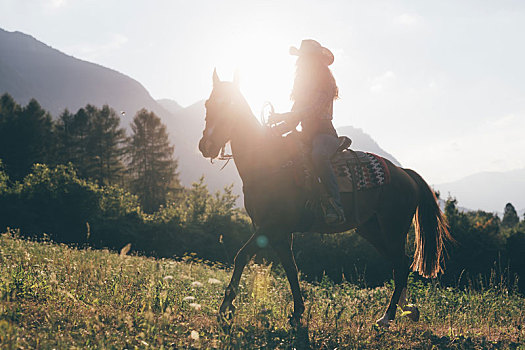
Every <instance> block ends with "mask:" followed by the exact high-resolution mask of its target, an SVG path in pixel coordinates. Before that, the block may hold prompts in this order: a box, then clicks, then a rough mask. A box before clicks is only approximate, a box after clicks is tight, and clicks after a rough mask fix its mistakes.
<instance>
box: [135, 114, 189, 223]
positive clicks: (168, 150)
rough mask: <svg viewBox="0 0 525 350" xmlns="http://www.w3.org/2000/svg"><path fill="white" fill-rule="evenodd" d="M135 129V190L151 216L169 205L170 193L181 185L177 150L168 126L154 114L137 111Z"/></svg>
mask: <svg viewBox="0 0 525 350" xmlns="http://www.w3.org/2000/svg"><path fill="white" fill-rule="evenodd" d="M131 129H132V136H131V138H130V141H129V147H128V155H129V157H130V162H129V173H130V177H131V190H132V191H133V192H134V193H135V194H137V195H138V196H139V198H140V201H141V204H142V207H143V209H144V211H145V212H149V213H151V212H153V211H155V210H157V209H158V208H159V206H160V205H163V204H165V203H166V198H167V194H168V192H169V190H171V189H174V188H177V187H179V186H180V185H179V180H178V174H177V173H176V170H177V161H176V160H175V159H174V158H173V149H174V147H173V146H171V145H170V143H169V139H168V133H167V131H166V126H165V125H164V124H162V122H161V120H160V118H159V117H157V116H156V115H155V114H154V113H153V112H148V111H147V110H145V109H142V110H140V111H139V112H137V114H136V115H135V118H134V119H133V122H132V124H131Z"/></svg>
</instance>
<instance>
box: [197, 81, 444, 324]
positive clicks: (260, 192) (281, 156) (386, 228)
mask: <svg viewBox="0 0 525 350" xmlns="http://www.w3.org/2000/svg"><path fill="white" fill-rule="evenodd" d="M236 80H237V79H234V82H233V83H232V82H222V81H220V79H219V77H218V76H217V73H216V71H214V72H213V90H212V92H211V95H210V97H209V99H208V100H207V101H206V104H205V106H206V126H205V129H204V131H203V136H202V138H201V140H200V142H199V149H200V151H201V153H202V155H203V156H204V157H206V158H210V159H214V158H216V157H217V156H218V155H219V152H220V150H221V148H222V147H223V146H224V145H225V144H226V143H227V142H228V141H230V142H231V149H232V154H233V157H234V160H235V165H236V167H237V170H238V172H239V175H240V176H241V179H242V182H243V192H244V204H245V207H246V211H247V212H248V214H249V216H250V217H251V219H252V221H253V223H254V226H255V228H256V230H255V233H254V234H253V235H252V236H251V237H250V238H249V239H248V241H247V242H246V243H245V245H244V246H243V247H242V248H241V249H240V250H239V252H238V253H237V255H236V256H235V260H234V270H233V275H232V278H231V281H230V283H229V285H228V287H227V288H226V291H225V296H224V300H223V302H222V304H221V307H220V309H219V316H220V317H221V318H224V317H226V318H230V317H231V316H232V314H233V312H234V311H235V307H234V306H233V304H232V302H233V300H234V298H235V296H236V293H237V289H238V287H239V281H240V278H241V274H242V271H243V269H244V267H245V265H246V264H247V262H248V261H249V260H250V259H251V258H252V256H253V255H254V254H255V253H256V252H257V251H258V250H259V249H260V248H261V245H264V243H266V242H268V243H269V245H270V246H271V247H272V248H273V249H274V250H275V252H276V254H277V256H278V257H279V259H280V260H281V263H282V265H283V267H284V270H285V272H286V276H287V277H288V281H289V282H290V287H291V290H292V294H293V300H294V311H293V313H292V315H291V316H290V323H291V324H292V325H297V324H299V322H300V319H301V315H302V313H303V312H304V309H305V307H304V302H303V298H302V296H301V291H300V287H299V281H298V277H297V266H296V264H295V259H294V256H293V252H292V235H293V232H302V231H312V230H313V229H311V228H310V229H309V228H305V225H304V211H305V203H306V201H307V200H308V194H306V193H305V191H304V188H302V187H300V186H298V185H297V183H296V181H295V180H294V174H293V171H292V170H290V169H289V167H283V166H282V165H283V164H284V163H285V162H286V161H287V160H288V159H290V157H291V154H290V151H288V148H286V147H284V142H283V140H284V138H282V137H280V136H276V135H273V133H272V132H269V129H268V128H267V127H265V126H263V125H261V124H260V123H259V121H258V120H257V119H256V118H255V116H254V115H253V113H252V111H251V109H250V107H249V106H248V104H247V102H246V100H245V99H244V97H243V96H242V95H241V93H240V90H239V87H238V84H237V82H236ZM385 161H386V163H387V166H388V168H389V170H390V182H389V183H388V184H385V185H383V186H382V187H379V188H376V189H371V190H363V191H359V192H357V193H356V194H355V198H354V196H353V195H352V194H350V193H342V202H343V207H344V211H345V214H346V217H347V221H346V222H345V223H344V224H342V225H341V226H336V227H334V226H327V225H323V224H321V225H317V226H315V232H320V233H334V232H344V231H348V230H350V229H353V228H357V231H358V233H359V234H360V235H362V236H363V237H364V238H366V239H367V240H368V241H369V242H370V243H371V244H372V245H373V246H374V247H375V248H376V249H377V250H378V251H379V252H380V253H381V254H382V255H383V256H384V257H385V258H386V259H388V261H390V262H391V264H392V268H393V274H394V282H395V289H394V293H393V294H392V297H391V299H390V303H389V305H388V307H387V309H386V312H385V314H384V316H383V317H381V318H380V319H379V320H378V324H379V325H382V326H388V325H389V323H390V321H392V320H393V319H394V318H395V314H396V309H397V306H399V307H400V308H401V309H402V310H404V311H411V312H410V313H409V316H410V317H411V318H412V319H413V320H415V321H417V319H418V318H419V311H418V309H417V307H415V306H410V305H407V303H406V286H407V278H408V273H409V259H408V257H407V256H406V254H405V242H406V236H407V233H408V230H409V228H410V225H411V223H412V220H413V221H414V224H415V231H416V237H415V242H416V251H415V254H414V261H413V263H412V266H411V268H412V269H413V270H414V271H417V272H419V273H420V274H421V275H422V276H424V277H429V278H430V277H436V276H437V274H438V273H440V272H441V271H442V262H443V256H444V250H443V248H444V241H445V240H447V239H450V234H449V232H448V230H447V225H446V222H445V220H444V217H443V216H442V213H441V211H440V209H439V206H438V204H437V200H436V197H435V195H434V192H433V191H432V190H431V189H430V187H429V186H428V184H427V183H426V182H425V181H424V180H423V179H422V178H421V176H419V175H418V174H417V173H416V172H415V171H412V170H409V169H403V168H400V167H397V166H395V165H393V164H392V163H391V162H389V161H388V160H385ZM354 203H356V204H354ZM356 205H357V207H356ZM414 214H415V215H414ZM261 243H263V244H261Z"/></svg>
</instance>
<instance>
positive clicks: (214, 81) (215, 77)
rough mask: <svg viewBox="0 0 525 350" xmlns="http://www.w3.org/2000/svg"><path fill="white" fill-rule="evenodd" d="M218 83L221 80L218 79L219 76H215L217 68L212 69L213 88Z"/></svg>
mask: <svg viewBox="0 0 525 350" xmlns="http://www.w3.org/2000/svg"><path fill="white" fill-rule="evenodd" d="M220 82H221V80H220V79H219V76H218V75H217V68H213V86H216V85H217V84H218V83H220Z"/></svg>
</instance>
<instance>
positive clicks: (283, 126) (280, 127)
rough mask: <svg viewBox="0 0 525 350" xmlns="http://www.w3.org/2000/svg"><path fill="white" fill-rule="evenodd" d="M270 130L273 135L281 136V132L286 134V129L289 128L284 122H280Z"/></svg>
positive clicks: (288, 129)
mask: <svg viewBox="0 0 525 350" xmlns="http://www.w3.org/2000/svg"><path fill="white" fill-rule="evenodd" d="M270 130H271V132H272V133H273V134H274V135H276V136H282V135H283V134H286V133H287V132H288V131H290V128H289V126H288V125H287V124H286V123H281V124H279V125H276V126H273V127H271V128H270Z"/></svg>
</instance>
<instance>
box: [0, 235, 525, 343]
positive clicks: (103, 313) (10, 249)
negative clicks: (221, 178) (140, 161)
mask: <svg viewBox="0 0 525 350" xmlns="http://www.w3.org/2000/svg"><path fill="white" fill-rule="evenodd" d="M123 253H125V252H123ZM230 273H231V271H230V269H229V268H225V267H222V266H217V265H212V264H210V263H207V262H200V261H197V260H195V259H194V258H192V257H187V258H185V259H182V260H181V261H175V260H169V259H162V260H158V259H152V258H145V257H138V256H129V255H125V254H115V253H112V252H109V251H94V250H90V249H84V250H77V249H71V248H68V247H66V246H63V245H57V244H53V243H50V242H31V241H27V240H21V239H18V238H16V237H14V236H13V234H12V233H10V234H3V235H1V236H0V348H2V349H18V348H44V349H47V348H49V349H51V348H58V349H65V348H68V349H69V348H78V349H80V348H82V349H86V348H88V349H89V348H119V349H120V348H127V349H133V348H139V349H146V348H155V349H162V348H164V349H167V348H232V349H248V348H250V349H251V348H269V349H275V348H277V349H288V348H297V349H300V348H308V347H310V348H315V349H317V348H319V349H334V348H336V347H337V348H370V349H376V348H432V347H436V348H449V347H452V348H458V349H470V348H512V349H515V348H521V349H525V345H524V337H525V330H524V329H523V325H524V323H525V299H524V298H523V297H521V296H519V295H518V294H517V293H514V292H512V291H509V290H507V289H506V288H505V287H504V286H502V285H498V284H494V285H492V286H488V287H487V288H485V289H483V290H481V291H475V290H473V289H468V288H467V289H462V290H460V289H456V288H441V287H440V286H439V284H438V283H426V284H424V283H422V282H414V281H413V280H412V279H411V280H410V287H409V290H410V292H411V299H412V300H411V302H413V303H416V304H417V305H418V306H419V308H420V311H421V320H420V322H419V323H412V322H411V321H410V320H409V319H408V318H406V317H398V319H396V320H395V321H394V322H393V323H392V325H391V327H390V328H389V329H380V328H378V327H376V326H374V323H375V320H376V319H378V318H379V317H380V316H381V315H382V312H383V311H384V309H385V307H386V304H387V302H388V298H389V297H390V294H391V291H392V286H391V285H390V284H386V285H385V286H383V287H379V288H359V287H357V286H355V285H353V284H350V283H347V282H345V283H341V284H333V283H332V282H331V281H330V280H329V279H328V278H325V279H323V280H322V281H321V282H320V283H318V284H310V283H306V282H304V281H302V282H301V285H302V289H303V293H304V296H305V303H306V312H305V314H304V319H303V325H302V327H299V328H297V329H292V328H291V327H290V326H289V325H288V321H287V316H288V315H289V314H290V313H291V311H292V310H291V308H292V305H293V302H292V299H291V295H290V291H289V286H288V282H287V281H286V278H285V277H283V275H282V274H280V273H278V272H275V269H272V267H271V266H268V265H258V264H254V263H251V264H249V265H248V267H247V268H246V271H245V274H244V275H243V278H242V280H241V284H240V292H239V293H238V297H237V299H236V302H235V303H236V305H237V313H236V315H235V317H234V320H233V324H232V327H231V328H230V329H223V328H221V327H220V325H219V324H218V323H217V321H216V310H217V309H218V306H219V303H220V301H221V298H222V295H223V291H224V288H225V286H226V284H227V282H228V280H229V277H230ZM400 314H401V312H398V315H400Z"/></svg>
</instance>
